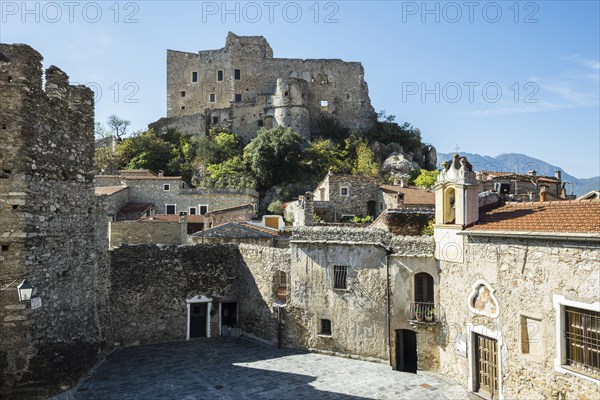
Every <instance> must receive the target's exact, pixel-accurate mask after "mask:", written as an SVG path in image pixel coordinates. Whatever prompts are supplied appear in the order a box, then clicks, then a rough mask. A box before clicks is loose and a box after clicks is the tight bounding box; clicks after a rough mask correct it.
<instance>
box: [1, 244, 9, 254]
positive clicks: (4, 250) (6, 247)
mask: <svg viewBox="0 0 600 400" xmlns="http://www.w3.org/2000/svg"><path fill="white" fill-rule="evenodd" d="M9 247H10V245H8V244H3V245H2V252H3V253H5V252H7V251H8V248H9Z"/></svg>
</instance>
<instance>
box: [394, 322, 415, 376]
mask: <svg viewBox="0 0 600 400" xmlns="http://www.w3.org/2000/svg"><path fill="white" fill-rule="evenodd" d="M396 370H397V371H402V372H411V373H413V374H416V373H417V333H416V332H415V331H411V330H410V329H396Z"/></svg>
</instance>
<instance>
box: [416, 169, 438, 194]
mask: <svg viewBox="0 0 600 400" xmlns="http://www.w3.org/2000/svg"><path fill="white" fill-rule="evenodd" d="M439 173H440V171H438V170H437V169H436V170H433V171H427V170H425V169H422V170H421V173H419V175H418V176H417V177H416V178H415V179H414V181H413V182H414V184H415V185H417V186H420V187H423V188H427V189H429V188H431V187H433V185H435V181H436V179H437V177H438V174H439Z"/></svg>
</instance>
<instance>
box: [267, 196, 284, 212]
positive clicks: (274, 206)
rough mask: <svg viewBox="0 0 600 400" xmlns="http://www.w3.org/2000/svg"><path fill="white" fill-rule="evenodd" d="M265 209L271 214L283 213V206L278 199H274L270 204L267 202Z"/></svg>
mask: <svg viewBox="0 0 600 400" xmlns="http://www.w3.org/2000/svg"><path fill="white" fill-rule="evenodd" d="M267 211H268V212H270V213H272V214H278V215H282V214H283V207H282V205H281V200H279V199H275V200H273V201H272V202H271V204H269V206H268V207H267Z"/></svg>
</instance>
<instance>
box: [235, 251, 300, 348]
mask: <svg viewBox="0 0 600 400" xmlns="http://www.w3.org/2000/svg"><path fill="white" fill-rule="evenodd" d="M239 251H240V254H241V257H242V265H241V268H240V280H239V283H240V286H239V289H238V290H239V293H243V294H244V301H241V302H240V303H239V307H240V327H241V328H242V329H243V330H244V332H245V333H249V334H251V335H254V336H257V337H259V338H261V339H264V340H267V341H269V342H271V343H273V344H276V343H278V332H279V328H278V320H277V318H276V317H277V315H276V314H275V313H274V312H273V302H274V301H275V300H276V298H277V292H276V289H275V287H274V282H275V279H276V273H277V272H278V271H282V272H285V273H286V274H288V276H289V274H290V269H291V267H290V253H289V249H279V248H273V247H263V246H256V245H252V244H240V245H239ZM290 312H292V311H290V309H289V308H288V309H286V311H284V312H283V313H284V314H285V316H283V321H286V323H287V321H288V320H287V314H289V313H290ZM299 336H301V335H299ZM281 338H282V344H283V345H285V346H292V347H297V344H296V341H297V339H298V337H297V336H296V335H294V334H293V330H291V328H290V326H289V323H287V325H286V326H285V328H284V332H283V334H282V336H281Z"/></svg>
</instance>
